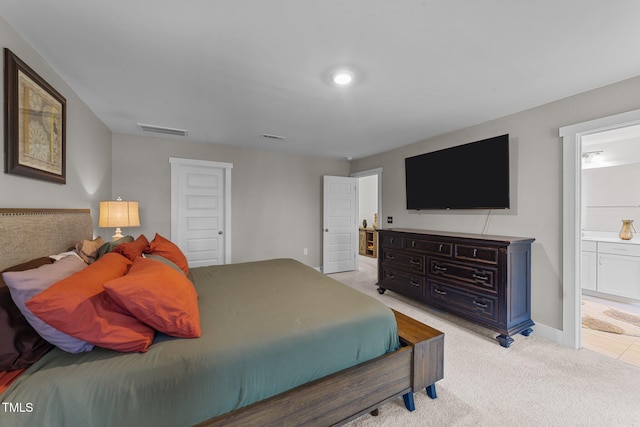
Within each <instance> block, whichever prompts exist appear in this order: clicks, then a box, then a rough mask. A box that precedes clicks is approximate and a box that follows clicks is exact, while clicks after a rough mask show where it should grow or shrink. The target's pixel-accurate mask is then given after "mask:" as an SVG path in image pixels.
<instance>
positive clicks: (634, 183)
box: [579, 125, 640, 366]
mask: <svg viewBox="0 0 640 427" xmlns="http://www.w3.org/2000/svg"><path fill="white" fill-rule="evenodd" d="M581 165H582V173H581V181H582V188H581V206H580V207H581V209H580V217H579V221H580V230H581V239H582V245H581V275H580V287H581V300H580V304H581V310H580V311H581V343H582V347H583V348H586V349H589V350H592V351H596V352H598V353H601V354H604V355H607V356H609V357H613V358H616V359H619V360H622V361H625V362H627V363H630V364H634V365H636V366H640V236H638V235H635V233H631V235H625V236H623V237H624V239H623V238H621V237H620V236H619V231H620V228H621V225H622V220H624V221H626V222H629V221H635V222H640V125H632V126H626V127H621V128H616V129H612V130H605V131H601V132H596V133H592V134H589V135H584V136H583V137H582V151H581ZM631 231H635V230H634V229H633V228H632V229H631ZM629 237H631V238H630V239H629Z"/></svg>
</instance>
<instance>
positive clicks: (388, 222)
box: [387, 216, 393, 224]
mask: <svg viewBox="0 0 640 427" xmlns="http://www.w3.org/2000/svg"><path fill="white" fill-rule="evenodd" d="M387 224H393V217H392V216H388V217H387Z"/></svg>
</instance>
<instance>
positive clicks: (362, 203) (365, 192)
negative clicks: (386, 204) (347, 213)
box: [358, 175, 378, 227]
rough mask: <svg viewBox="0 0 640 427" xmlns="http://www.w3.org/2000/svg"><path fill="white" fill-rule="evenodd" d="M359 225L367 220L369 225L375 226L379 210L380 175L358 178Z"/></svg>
mask: <svg viewBox="0 0 640 427" xmlns="http://www.w3.org/2000/svg"><path fill="white" fill-rule="evenodd" d="M358 191H359V193H360V194H359V195H358V216H359V221H358V226H362V221H363V220H365V219H366V220H367V227H373V217H374V214H376V213H377V212H378V175H371V176H363V177H360V178H358Z"/></svg>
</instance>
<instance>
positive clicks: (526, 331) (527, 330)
mask: <svg viewBox="0 0 640 427" xmlns="http://www.w3.org/2000/svg"><path fill="white" fill-rule="evenodd" d="M532 332H533V329H531V328H527V329H525V330H524V331H522V332H520V333H521V334H522V335H524V336H525V337H528V336H529V335H531V333H532Z"/></svg>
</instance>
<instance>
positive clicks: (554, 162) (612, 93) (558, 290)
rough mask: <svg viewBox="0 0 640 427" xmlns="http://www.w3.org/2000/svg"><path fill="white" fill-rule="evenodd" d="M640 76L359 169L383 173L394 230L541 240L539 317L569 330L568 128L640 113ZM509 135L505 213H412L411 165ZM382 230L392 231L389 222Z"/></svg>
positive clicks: (360, 163)
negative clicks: (565, 309) (408, 192)
mask: <svg viewBox="0 0 640 427" xmlns="http://www.w3.org/2000/svg"><path fill="white" fill-rule="evenodd" d="M638 93H640V77H636V78H633V79H629V80H626V81H623V82H620V83H616V84H613V85H610V86H606V87H603V88H599V89H596V90H593V91H589V92H585V93H583V94H579V95H576V96H573V97H570V98H566V99H562V100H559V101H556V102H553V103H550V104H546V105H542V106H540V107H537V108H533V109H530V110H526V111H523V112H520V113H517V114H513V115H510V116H506V117H503V118H500V119H497V120H493V121H490V122H487V123H482V124H479V125H476V126H472V127H469V128H466V129H461V130H459V131H456V132H451V133H449V134H445V135H441V136H438V137H435V138H431V139H428V140H425V141H421V142H417V143H415V144H411V145H408V146H406V147H402V148H399V149H396V150H392V151H389V152H386V153H381V154H378V155H375V156H370V157H367V158H364V159H360V160H356V161H353V162H352V167H351V172H352V173H354V172H358V171H363V170H367V169H373V168H378V167H383V168H384V174H383V176H382V204H383V210H384V215H385V219H386V217H387V216H393V218H394V223H393V225H392V226H393V227H411V228H421V229H432V230H444V231H463V232H470V233H482V231H483V230H484V228H485V223H487V220H488V223H487V230H486V232H487V233H488V234H498V235H506V236H520V237H534V238H535V239H536V241H535V242H534V244H533V251H532V290H531V292H532V317H533V320H534V321H535V322H537V323H541V324H544V325H546V326H549V327H551V328H555V329H557V330H562V297H563V296H562V197H563V194H562V141H561V139H560V137H559V136H558V130H559V128H560V127H562V126H567V125H571V124H574V123H580V122H584V121H587V120H591V119H596V118H599V117H605V116H610V115H613V114H618V113H622V112H626V111H630V110H636V109H638V108H640V97H638V96H637V94H638ZM504 133H509V135H510V161H511V203H512V207H511V209H509V210H504V211H491V213H490V214H489V212H488V211H486V210H483V211H475V210H473V211H420V212H416V211H408V210H406V208H405V206H406V205H405V186H404V163H403V162H404V158H405V157H409V156H413V155H417V154H422V153H425V152H429V151H435V150H439V149H442V148H447V147H452V146H454V145H460V144H464V143H468V142H472V141H477V140H481V139H484V138H489V137H493V136H496V135H501V134H504ZM381 226H384V227H391V226H389V225H387V224H386V221H383V223H382V224H381Z"/></svg>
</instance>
